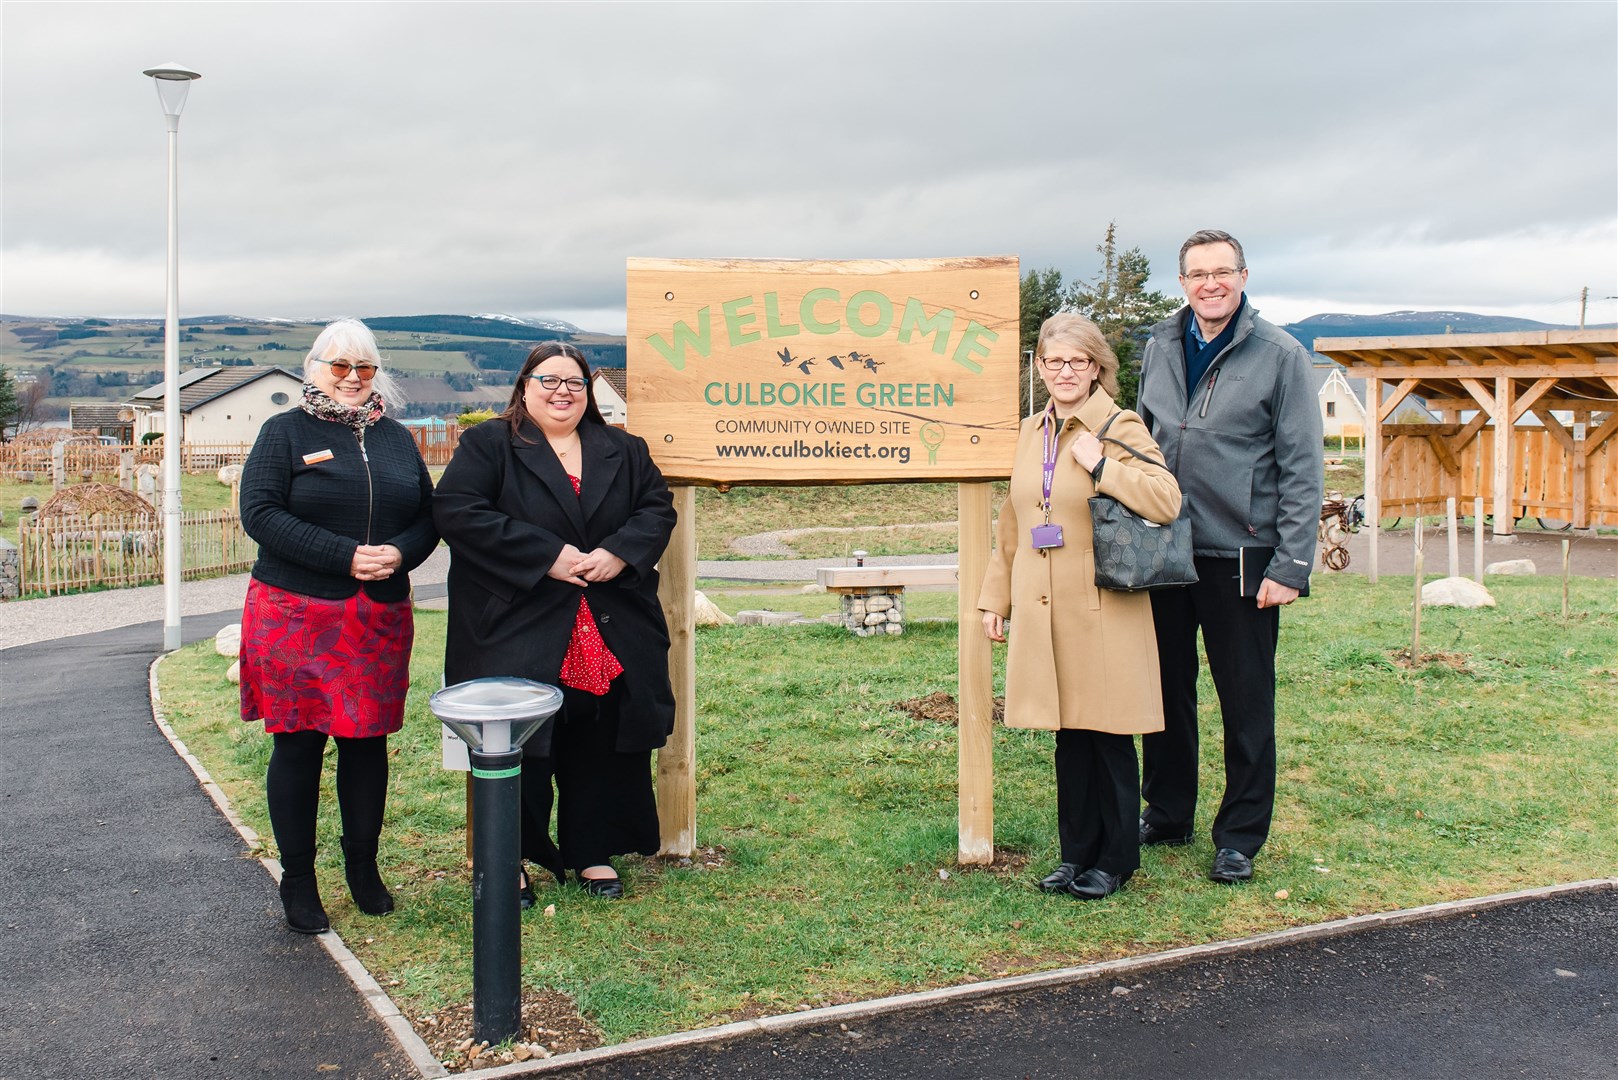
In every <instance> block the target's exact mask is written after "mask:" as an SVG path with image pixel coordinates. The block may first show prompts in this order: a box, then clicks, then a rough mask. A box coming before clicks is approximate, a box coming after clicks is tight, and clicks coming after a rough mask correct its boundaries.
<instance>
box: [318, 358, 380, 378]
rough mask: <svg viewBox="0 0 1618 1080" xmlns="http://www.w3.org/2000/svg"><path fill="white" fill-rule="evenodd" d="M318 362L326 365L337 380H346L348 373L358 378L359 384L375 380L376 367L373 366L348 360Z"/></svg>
mask: <svg viewBox="0 0 1618 1080" xmlns="http://www.w3.org/2000/svg"><path fill="white" fill-rule="evenodd" d="M317 359H318V357H317ZM320 362H321V363H322V364H326V365H328V366H329V367H330V368H331V373H332V374H333V375H335V376H337V377H338V378H339V379H346V378H348V373H349V372H350V371H352V372H353V373H354V374H356V375H358V376H359V377H360V382H370V381H371V380H372V379H374V378H376V372H377V367H376V365H375V364H366V363H360V364H356V363H354V362H352V361H350V360H321V361H320Z"/></svg>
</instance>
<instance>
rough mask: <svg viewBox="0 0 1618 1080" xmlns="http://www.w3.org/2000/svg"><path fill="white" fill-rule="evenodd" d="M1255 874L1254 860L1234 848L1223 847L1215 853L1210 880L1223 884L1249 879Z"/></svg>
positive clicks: (1209, 875) (1209, 874) (1209, 873)
mask: <svg viewBox="0 0 1618 1080" xmlns="http://www.w3.org/2000/svg"><path fill="white" fill-rule="evenodd" d="M1252 876H1253V860H1252V859H1249V858H1248V857H1247V856H1246V855H1243V854H1242V853H1241V852H1239V851H1237V850H1236V849H1234V848H1228V847H1222V848H1220V849H1219V850H1218V851H1217V852H1215V853H1214V861H1213V869H1212V870H1209V871H1208V880H1210V881H1217V882H1219V883H1220V884H1222V885H1230V884H1232V883H1234V882H1237V881H1247V880H1249V879H1250V878H1252Z"/></svg>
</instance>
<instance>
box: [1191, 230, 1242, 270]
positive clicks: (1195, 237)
mask: <svg viewBox="0 0 1618 1080" xmlns="http://www.w3.org/2000/svg"><path fill="white" fill-rule="evenodd" d="M1204 244H1229V245H1230V247H1231V250H1232V251H1234V252H1236V269H1238V270H1246V269H1247V256H1246V255H1244V254H1242V245H1241V241H1239V240H1237V239H1236V238H1235V237H1234V236H1232V235H1230V234H1229V233H1228V232H1225V231H1224V230H1223V229H1198V230H1197V231H1196V232H1194V233H1192V234H1191V238H1190V239H1188V240H1187V241H1186V242H1185V243H1183V244H1181V245H1180V275H1181V276H1182V277H1183V276H1184V275H1185V253H1186V252H1188V251H1190V250H1191V249H1192V248H1194V247H1201V246H1202V245H1204Z"/></svg>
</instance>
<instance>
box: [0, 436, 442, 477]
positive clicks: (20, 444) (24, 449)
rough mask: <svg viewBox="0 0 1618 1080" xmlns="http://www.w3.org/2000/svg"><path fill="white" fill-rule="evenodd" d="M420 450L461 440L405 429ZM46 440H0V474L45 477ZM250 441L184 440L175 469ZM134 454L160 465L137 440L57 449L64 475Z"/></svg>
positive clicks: (99, 468) (206, 467) (435, 457)
mask: <svg viewBox="0 0 1618 1080" xmlns="http://www.w3.org/2000/svg"><path fill="white" fill-rule="evenodd" d="M406 430H408V431H409V432H410V434H411V436H412V437H413V438H414V439H415V440H416V446H417V448H418V449H420V450H421V456H422V459H423V460H425V461H426V462H427V464H428V465H429V466H440V465H448V464H449V459H450V457H451V456H453V455H454V453H455V447H456V445H457V444H459V443H460V441H461V429H460V428H458V427H454V426H450V427H435V428H425V427H412V428H407V429H406ZM53 445H54V444H52V443H49V442H45V441H43V440H34V439H29V440H13V441H11V442H9V443H0V476H5V477H8V478H9V477H13V476H15V475H16V474H17V473H19V472H31V473H35V474H37V475H38V476H39V477H40V478H41V479H43V478H46V477H49V476H50V471H51V461H52V448H53ZM252 449H253V444H252V443H244V442H187V443H185V444H184V445H183V446H181V447H180V471H181V472H185V473H208V472H213V471H214V470H216V469H218V468H220V467H221V466H224V465H241V464H244V463H245V462H246V461H247V455H248V452H249V451H251V450H252ZM128 453H133V454H134V455H135V466H136V467H137V468H138V467H140V466H141V465H161V464H162V463H163V444H162V443H161V442H153V443H143V444H140V445H133V446H132V445H128V444H124V445H116V444H114V445H108V444H106V443H92V442H85V441H83V440H79V441H76V442H69V443H68V444H67V445H66V446H64V447H63V448H62V467H63V471H64V472H65V473H66V474H67V476H68V477H69V478H74V477H79V476H82V475H83V474H84V473H86V472H90V473H93V474H97V475H104V474H107V473H114V474H116V473H117V472H118V469H119V467H120V464H121V463H122V461H123V456H124V455H125V454H128Z"/></svg>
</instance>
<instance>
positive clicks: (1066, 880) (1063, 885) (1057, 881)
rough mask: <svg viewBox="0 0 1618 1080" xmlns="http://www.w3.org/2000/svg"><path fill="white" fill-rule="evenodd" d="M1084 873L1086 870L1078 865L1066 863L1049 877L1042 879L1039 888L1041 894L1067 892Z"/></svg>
mask: <svg viewBox="0 0 1618 1080" xmlns="http://www.w3.org/2000/svg"><path fill="white" fill-rule="evenodd" d="M1082 873H1084V868H1083V867H1081V866H1080V865H1079V864H1078V863H1071V862H1065V863H1063V864H1062V865H1060V866H1058V867H1057V868H1056V869H1055V870H1052V871H1051V872H1050V874H1049V876H1047V877H1045V878H1043V879H1041V881H1040V883H1039V888H1040V891H1041V892H1066V891H1067V887H1068V886H1069V885H1071V884H1073V879H1074V878H1076V877H1078V876H1079V875H1080V874H1082Z"/></svg>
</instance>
